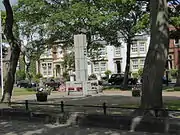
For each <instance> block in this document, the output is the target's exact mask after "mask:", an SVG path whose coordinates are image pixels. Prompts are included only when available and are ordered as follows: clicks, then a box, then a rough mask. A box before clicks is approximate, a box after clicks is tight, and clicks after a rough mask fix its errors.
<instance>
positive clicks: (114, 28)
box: [100, 0, 149, 88]
mask: <svg viewBox="0 0 180 135" xmlns="http://www.w3.org/2000/svg"><path fill="white" fill-rule="evenodd" d="M102 1H103V0H102ZM103 2H104V1H103ZM101 4H102V3H101ZM101 4H100V8H101V6H102V5H101ZM106 6H107V7H106ZM106 6H104V7H105V9H107V11H106V12H108V13H110V15H109V16H111V17H110V19H109V21H108V22H107V23H106V24H105V25H107V26H106V27H103V28H102V29H101V32H102V33H101V34H102V35H103V36H104V37H105V39H106V41H108V42H109V43H110V44H112V45H115V46H120V45H121V42H120V40H122V39H123V40H124V41H125V42H126V43H127V46H126V47H127V52H126V56H127V58H126V68H125V77H124V80H123V87H124V88H127V85H128V74H129V70H130V51H131V45H132V44H133V42H134V38H135V36H136V35H137V34H138V33H141V32H143V31H146V28H148V16H149V15H148V14H147V12H146V10H145V9H143V7H146V2H142V1H141V2H136V1H135V0H127V1H123V0H122V1H108V2H107V4H106ZM104 28H105V29H104Z"/></svg>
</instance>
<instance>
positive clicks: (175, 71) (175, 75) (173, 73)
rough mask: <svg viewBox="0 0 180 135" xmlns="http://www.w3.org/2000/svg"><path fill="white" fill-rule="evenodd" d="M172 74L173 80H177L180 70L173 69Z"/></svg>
mask: <svg viewBox="0 0 180 135" xmlns="http://www.w3.org/2000/svg"><path fill="white" fill-rule="evenodd" d="M170 74H171V76H172V78H176V77H177V75H178V70H177V69H171V70H170Z"/></svg>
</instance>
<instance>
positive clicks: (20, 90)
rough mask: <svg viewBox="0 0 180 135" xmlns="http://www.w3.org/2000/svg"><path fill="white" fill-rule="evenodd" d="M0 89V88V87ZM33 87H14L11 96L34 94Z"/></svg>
mask: <svg viewBox="0 0 180 135" xmlns="http://www.w3.org/2000/svg"><path fill="white" fill-rule="evenodd" d="M0 91H1V89H0ZM35 93H36V92H35V90H34V88H18V87H15V88H14V89H13V96H20V95H32V94H35Z"/></svg>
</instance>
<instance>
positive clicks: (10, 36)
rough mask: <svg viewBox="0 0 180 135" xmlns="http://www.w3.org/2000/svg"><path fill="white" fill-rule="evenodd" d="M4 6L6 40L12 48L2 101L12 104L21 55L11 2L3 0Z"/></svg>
mask: <svg viewBox="0 0 180 135" xmlns="http://www.w3.org/2000/svg"><path fill="white" fill-rule="evenodd" d="M3 4H4V6H5V9H6V21H5V29H4V31H5V35H6V39H7V41H8V43H9V45H10V47H11V56H10V62H9V68H8V71H7V78H6V79H5V86H4V93H3V96H2V99H1V101H7V102H10V100H11V96H12V90H13V86H14V79H15V72H16V67H17V63H18V59H19V55H20V51H21V49H20V42H19V41H18V40H17V38H16V37H15V36H14V33H13V22H14V18H13V11H12V8H11V5H10V2H9V0H3Z"/></svg>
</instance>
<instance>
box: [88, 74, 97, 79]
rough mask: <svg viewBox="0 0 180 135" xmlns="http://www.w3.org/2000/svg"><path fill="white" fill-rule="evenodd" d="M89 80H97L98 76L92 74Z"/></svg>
mask: <svg viewBox="0 0 180 135" xmlns="http://www.w3.org/2000/svg"><path fill="white" fill-rule="evenodd" d="M88 80H97V76H96V75H95V74H91V75H90V76H89V77H88Z"/></svg>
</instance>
